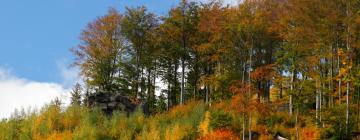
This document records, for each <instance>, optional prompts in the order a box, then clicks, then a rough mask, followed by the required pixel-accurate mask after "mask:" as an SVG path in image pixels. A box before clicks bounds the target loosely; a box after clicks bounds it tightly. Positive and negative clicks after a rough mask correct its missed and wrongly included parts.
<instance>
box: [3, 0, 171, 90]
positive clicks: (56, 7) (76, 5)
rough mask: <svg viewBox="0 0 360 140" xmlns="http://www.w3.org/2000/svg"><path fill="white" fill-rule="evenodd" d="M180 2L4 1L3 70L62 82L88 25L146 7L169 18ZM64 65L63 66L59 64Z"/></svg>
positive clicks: (109, 0)
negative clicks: (114, 11) (110, 12)
mask: <svg viewBox="0 0 360 140" xmlns="http://www.w3.org/2000/svg"><path fill="white" fill-rule="evenodd" d="M177 3H178V0H142V1H141V0H34V1H29V0H0V66H1V67H5V68H7V69H10V70H11V71H12V73H13V74H15V75H16V76H19V77H23V78H26V79H31V80H35V81H39V82H56V83H61V82H62V80H63V79H62V75H61V72H60V70H61V68H59V65H62V66H64V64H63V63H65V64H69V63H71V62H72V61H73V55H72V54H71V52H70V51H69V48H71V47H74V46H76V45H77V44H79V39H78V37H79V34H80V32H81V30H82V29H83V28H84V27H85V26H86V24H87V23H89V22H90V21H92V20H94V19H95V18H96V17H98V16H101V15H104V14H106V12H107V10H108V8H109V7H115V8H117V9H119V11H120V12H123V11H124V7H125V6H129V7H136V6H141V5H145V6H147V7H148V9H149V10H150V11H152V12H155V13H157V14H166V11H167V10H168V9H169V8H171V7H173V6H175V5H176V4H177ZM59 63H60V64H59Z"/></svg>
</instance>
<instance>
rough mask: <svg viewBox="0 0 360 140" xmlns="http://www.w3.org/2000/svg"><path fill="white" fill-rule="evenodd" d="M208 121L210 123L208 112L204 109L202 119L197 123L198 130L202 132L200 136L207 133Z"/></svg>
mask: <svg viewBox="0 0 360 140" xmlns="http://www.w3.org/2000/svg"><path fill="white" fill-rule="evenodd" d="M209 123H210V112H209V111H206V112H205V118H204V120H203V121H202V122H201V123H200V124H199V131H200V133H201V134H202V136H205V135H208V134H209Z"/></svg>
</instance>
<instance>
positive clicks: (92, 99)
mask: <svg viewBox="0 0 360 140" xmlns="http://www.w3.org/2000/svg"><path fill="white" fill-rule="evenodd" d="M88 102H89V103H88V105H89V107H98V108H100V109H101V110H102V111H103V112H104V113H105V114H107V115H111V114H112V112H113V111H115V110H120V111H125V112H127V113H130V112H133V111H135V109H136V107H137V106H138V104H137V103H135V102H133V101H131V100H130V99H129V98H128V97H126V96H123V95H121V94H120V93H95V94H92V95H90V96H89V97H88Z"/></svg>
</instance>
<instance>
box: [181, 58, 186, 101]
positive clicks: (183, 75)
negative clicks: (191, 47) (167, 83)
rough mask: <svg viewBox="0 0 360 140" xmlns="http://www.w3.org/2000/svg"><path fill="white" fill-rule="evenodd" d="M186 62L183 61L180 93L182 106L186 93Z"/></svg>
mask: <svg viewBox="0 0 360 140" xmlns="http://www.w3.org/2000/svg"><path fill="white" fill-rule="evenodd" d="M184 86H185V60H184V58H183V59H182V61H181V92H180V104H181V105H182V104H183V103H184V91H185V89H184V88H185V87H184Z"/></svg>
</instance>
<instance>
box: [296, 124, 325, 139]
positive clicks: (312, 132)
mask: <svg viewBox="0 0 360 140" xmlns="http://www.w3.org/2000/svg"><path fill="white" fill-rule="evenodd" d="M318 139H320V131H319V130H318V129H317V128H315V127H305V128H303V129H301V134H300V140H318Z"/></svg>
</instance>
